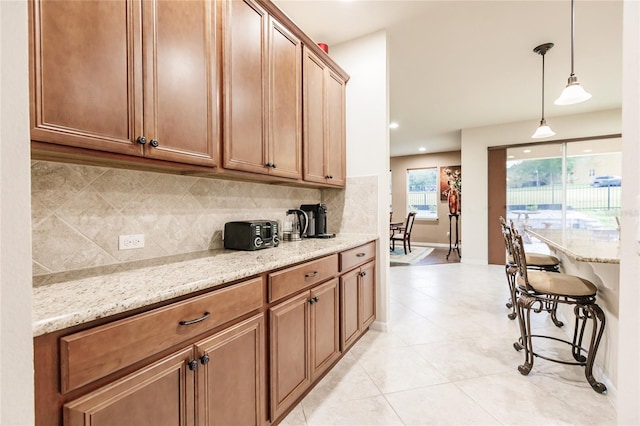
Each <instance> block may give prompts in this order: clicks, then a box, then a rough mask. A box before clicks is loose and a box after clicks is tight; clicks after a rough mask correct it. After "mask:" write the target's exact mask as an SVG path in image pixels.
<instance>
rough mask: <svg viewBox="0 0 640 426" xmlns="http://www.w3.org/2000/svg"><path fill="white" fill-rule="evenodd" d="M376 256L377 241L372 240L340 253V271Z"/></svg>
mask: <svg viewBox="0 0 640 426" xmlns="http://www.w3.org/2000/svg"><path fill="white" fill-rule="evenodd" d="M375 256H376V243H375V241H372V242H370V243H368V244H365V245H363V246H360V247H356V248H353V249H351V250H347V251H343V252H342V253H340V272H345V271H348V270H350V269H352V268H355V267H356V266H360V265H362V264H363V263H366V262H368V261H370V260H371V259H373V258H374V257H375Z"/></svg>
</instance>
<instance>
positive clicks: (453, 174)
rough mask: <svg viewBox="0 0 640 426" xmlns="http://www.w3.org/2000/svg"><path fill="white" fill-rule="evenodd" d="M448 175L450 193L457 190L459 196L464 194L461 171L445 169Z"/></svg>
mask: <svg viewBox="0 0 640 426" xmlns="http://www.w3.org/2000/svg"><path fill="white" fill-rule="evenodd" d="M444 172H445V174H446V175H447V184H449V191H451V190H452V189H455V190H456V191H458V194H462V172H461V171H460V169H455V170H451V169H445V171H444Z"/></svg>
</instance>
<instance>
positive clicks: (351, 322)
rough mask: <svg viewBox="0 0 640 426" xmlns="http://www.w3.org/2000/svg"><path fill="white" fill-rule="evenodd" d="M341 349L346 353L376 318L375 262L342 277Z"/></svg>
mask: <svg viewBox="0 0 640 426" xmlns="http://www.w3.org/2000/svg"><path fill="white" fill-rule="evenodd" d="M340 294H341V298H340V314H341V317H342V321H341V322H340V326H341V333H340V336H341V339H340V348H341V349H342V350H343V351H344V350H345V349H347V348H348V347H349V346H351V345H352V344H353V343H354V342H355V341H356V340H358V337H360V335H361V334H362V333H363V332H364V331H365V330H366V329H367V327H369V325H370V324H371V323H372V322H373V321H374V320H375V317H376V277H375V262H369V263H367V264H365V265H363V266H361V267H359V268H356V269H353V270H351V271H349V272H347V273H345V274H343V275H342V276H341V277H340Z"/></svg>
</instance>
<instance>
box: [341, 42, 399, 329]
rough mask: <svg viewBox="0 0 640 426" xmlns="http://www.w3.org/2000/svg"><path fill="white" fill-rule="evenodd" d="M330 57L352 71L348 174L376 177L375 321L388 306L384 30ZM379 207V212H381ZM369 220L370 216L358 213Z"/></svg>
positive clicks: (384, 314) (381, 322)
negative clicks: (377, 283) (376, 280)
mask: <svg viewBox="0 0 640 426" xmlns="http://www.w3.org/2000/svg"><path fill="white" fill-rule="evenodd" d="M329 53H330V55H331V57H332V58H334V59H335V60H336V62H338V64H340V66H341V67H342V68H344V70H345V71H347V73H349V75H350V76H351V79H350V80H349V82H348V83H347V105H346V115H347V176H348V177H355V176H377V177H378V194H377V198H378V216H377V218H376V219H377V222H378V235H379V236H380V244H379V245H378V260H379V261H378V265H377V268H378V269H377V274H378V282H379V288H378V294H377V296H378V306H377V320H376V326H377V327H380V328H384V327H385V325H384V324H385V323H386V322H387V319H388V312H389V297H388V289H387V283H388V281H389V250H387V246H388V245H389V216H388V214H389V213H388V212H389V128H388V123H389V105H388V84H387V35H386V33H385V32H378V33H375V34H371V35H368V36H366V37H362V38H359V39H356V40H352V41H350V42H348V43H343V44H341V45H338V46H331V47H330V50H329ZM383 213H384V214H383ZM363 220H371V218H363Z"/></svg>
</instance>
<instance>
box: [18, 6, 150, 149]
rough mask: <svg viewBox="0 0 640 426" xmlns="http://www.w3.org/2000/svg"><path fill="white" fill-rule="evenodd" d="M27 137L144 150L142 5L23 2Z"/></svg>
mask: <svg viewBox="0 0 640 426" xmlns="http://www.w3.org/2000/svg"><path fill="white" fill-rule="evenodd" d="M29 12H30V19H29V23H30V28H29V37H30V43H29V52H30V61H31V64H30V86H31V87H30V88H31V95H30V96H31V102H30V105H31V139H32V140H36V141H42V142H51V143H55V144H61V145H68V146H75V147H81V148H90V149H97V150H102V151H109V152H116V153H124V154H129V155H142V146H140V145H139V144H138V143H137V142H136V138H137V137H138V136H139V135H140V134H141V131H142V70H141V68H139V67H138V68H136V64H140V61H141V41H140V39H139V35H138V34H139V33H140V27H139V25H138V24H137V22H138V21H139V20H140V3H139V2H134V1H123V0H114V1H74V0H69V1H47V0H35V1H32V2H29Z"/></svg>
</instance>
